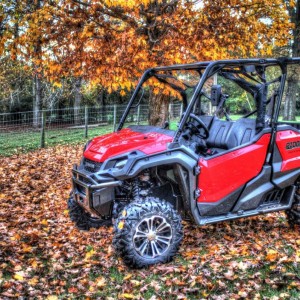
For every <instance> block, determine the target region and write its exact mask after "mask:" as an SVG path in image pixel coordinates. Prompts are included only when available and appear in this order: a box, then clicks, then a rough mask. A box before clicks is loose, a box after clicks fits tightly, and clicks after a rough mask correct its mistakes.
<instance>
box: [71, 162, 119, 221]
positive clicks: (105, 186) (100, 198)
mask: <svg viewBox="0 0 300 300" xmlns="http://www.w3.org/2000/svg"><path fill="white" fill-rule="evenodd" d="M72 174H73V176H72V185H73V196H74V199H75V201H76V202H77V203H78V204H79V205H80V206H81V207H83V208H84V209H85V210H86V211H88V212H89V213H91V214H94V215H98V216H102V217H107V216H108V215H110V213H111V209H112V204H113V201H114V197H115V193H114V188H115V187H116V186H120V185H121V184H122V182H121V181H117V180H112V179H111V178H105V179H104V180H105V181H104V182H100V183H99V182H97V181H98V180H97V181H96V179H95V175H94V174H88V173H87V172H84V171H79V170H78V167H77V166H76V165H74V167H73V170H72ZM100 181H101V180H100Z"/></svg>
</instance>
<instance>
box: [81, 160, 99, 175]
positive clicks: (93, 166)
mask: <svg viewBox="0 0 300 300" xmlns="http://www.w3.org/2000/svg"><path fill="white" fill-rule="evenodd" d="M101 165H102V163H101V162H97V161H93V160H90V159H87V158H84V159H83V167H84V169H85V170H86V171H88V172H91V173H94V172H98V171H99V170H100V168H101Z"/></svg>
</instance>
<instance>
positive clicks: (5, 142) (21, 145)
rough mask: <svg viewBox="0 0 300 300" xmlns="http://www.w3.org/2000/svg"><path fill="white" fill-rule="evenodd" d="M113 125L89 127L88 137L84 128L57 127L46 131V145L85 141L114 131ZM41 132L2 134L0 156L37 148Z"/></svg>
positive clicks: (0, 137) (0, 136)
mask: <svg viewBox="0 0 300 300" xmlns="http://www.w3.org/2000/svg"><path fill="white" fill-rule="evenodd" d="M112 130H113V129H112V126H111V125H108V126H101V127H94V128H89V130H88V138H85V137H84V129H83V128H80V129H56V130H49V131H46V132H45V147H49V146H54V145H58V144H79V143H82V144H83V143H84V142H85V141H87V140H88V139H90V138H93V137H95V136H98V135H102V134H104V133H108V132H112ZM40 143H41V133H40V132H38V131H36V132H14V133H4V134H3V133H1V134H0V156H10V155H13V154H16V153H22V152H28V151H32V150H36V149H38V148H39V147H40Z"/></svg>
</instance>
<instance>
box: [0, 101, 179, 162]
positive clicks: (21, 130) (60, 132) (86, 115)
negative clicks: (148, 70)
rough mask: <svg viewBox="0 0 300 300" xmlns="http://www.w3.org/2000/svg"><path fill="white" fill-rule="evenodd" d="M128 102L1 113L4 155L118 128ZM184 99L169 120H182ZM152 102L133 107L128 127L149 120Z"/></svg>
mask: <svg viewBox="0 0 300 300" xmlns="http://www.w3.org/2000/svg"><path fill="white" fill-rule="evenodd" d="M125 107H126V106H125V105H107V106H105V107H100V108H98V107H87V106H85V107H79V108H73V107H72V108H64V109H52V110H43V111H39V112H33V111H27V112H20V113H4V114H0V156H1V155H5V156H6V155H11V154H14V153H18V152H23V151H30V150H34V149H37V148H40V147H45V146H51V145H56V144H66V143H80V142H83V141H84V140H86V139H89V138H92V137H95V136H98V135H102V134H105V133H109V132H112V131H114V130H115V129H116V128H117V125H118V122H119V120H120V118H121V116H122V114H123V112H124V110H125ZM181 113H182V104H181V103H171V104H170V105H169V121H171V122H173V121H178V120H179V118H180V115H181ZM148 118H149V106H148V105H140V106H138V107H136V108H134V109H131V110H130V112H129V115H128V117H127V119H126V123H125V124H124V127H126V126H128V125H130V124H145V123H146V122H147V121H148Z"/></svg>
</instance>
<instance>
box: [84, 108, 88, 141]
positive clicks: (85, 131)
mask: <svg viewBox="0 0 300 300" xmlns="http://www.w3.org/2000/svg"><path fill="white" fill-rule="evenodd" d="M88 125H89V108H88V107H87V105H86V106H85V107H84V137H85V138H87V137H88Z"/></svg>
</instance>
